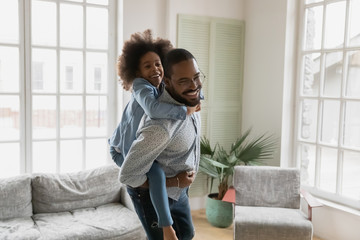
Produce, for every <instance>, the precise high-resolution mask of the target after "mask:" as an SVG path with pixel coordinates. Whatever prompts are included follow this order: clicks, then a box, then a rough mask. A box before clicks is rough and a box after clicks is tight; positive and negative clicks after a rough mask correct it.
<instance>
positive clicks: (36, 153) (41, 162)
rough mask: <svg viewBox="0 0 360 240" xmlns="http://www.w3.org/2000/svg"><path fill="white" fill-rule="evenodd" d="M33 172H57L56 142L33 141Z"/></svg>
mask: <svg viewBox="0 0 360 240" xmlns="http://www.w3.org/2000/svg"><path fill="white" fill-rule="evenodd" d="M33 172H37V173H40V172H42V173H56V142H55V141H51V142H33Z"/></svg>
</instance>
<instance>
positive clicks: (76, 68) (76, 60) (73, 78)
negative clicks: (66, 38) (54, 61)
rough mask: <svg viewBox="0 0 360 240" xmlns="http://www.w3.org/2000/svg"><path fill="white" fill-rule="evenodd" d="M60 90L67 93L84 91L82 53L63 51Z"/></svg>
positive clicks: (61, 55) (61, 54)
mask: <svg viewBox="0 0 360 240" xmlns="http://www.w3.org/2000/svg"><path fill="white" fill-rule="evenodd" d="M60 68H61V69H60V79H61V81H60V89H61V92H66V93H80V92H82V91H83V54H82V52H80V51H61V53H60Z"/></svg>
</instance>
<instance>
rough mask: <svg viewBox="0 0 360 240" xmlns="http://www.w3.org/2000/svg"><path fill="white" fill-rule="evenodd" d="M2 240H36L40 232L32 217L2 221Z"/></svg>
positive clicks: (0, 237)
mask: <svg viewBox="0 0 360 240" xmlns="http://www.w3.org/2000/svg"><path fill="white" fill-rule="evenodd" d="M0 239H12V240H17V239H18V240H35V239H40V232H39V230H38V228H37V226H36V225H35V222H34V220H33V219H32V218H31V217H23V218H13V219H8V220H0Z"/></svg>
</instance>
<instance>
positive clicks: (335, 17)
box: [325, 1, 346, 48]
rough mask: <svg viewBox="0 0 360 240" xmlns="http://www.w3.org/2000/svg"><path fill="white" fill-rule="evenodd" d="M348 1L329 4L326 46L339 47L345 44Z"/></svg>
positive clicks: (327, 8) (326, 23) (326, 22)
mask: <svg viewBox="0 0 360 240" xmlns="http://www.w3.org/2000/svg"><path fill="white" fill-rule="evenodd" d="M345 10H346V1H341V2H336V3H331V4H328V5H327V7H326V20H325V47H326V48H339V47H342V46H343V45H344V31H345Z"/></svg>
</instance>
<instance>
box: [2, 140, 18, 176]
mask: <svg viewBox="0 0 360 240" xmlns="http://www.w3.org/2000/svg"><path fill="white" fill-rule="evenodd" d="M0 153H1V155H2V156H3V157H1V158H0V178H6V177H13V176H16V175H19V174H20V145H19V143H0ZM4 156H6V157H4Z"/></svg>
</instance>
